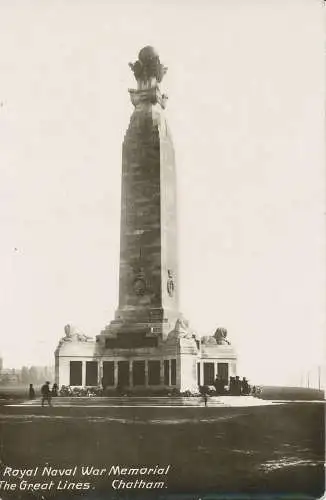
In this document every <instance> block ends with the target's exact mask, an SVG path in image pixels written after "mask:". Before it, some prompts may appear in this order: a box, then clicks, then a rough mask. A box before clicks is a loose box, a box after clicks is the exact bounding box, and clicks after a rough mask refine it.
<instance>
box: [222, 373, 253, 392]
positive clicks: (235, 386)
mask: <svg viewBox="0 0 326 500" xmlns="http://www.w3.org/2000/svg"><path fill="white" fill-rule="evenodd" d="M214 387H215V390H216V394H217V395H219V396H220V395H222V394H229V395H231V396H240V395H241V394H243V395H248V394H250V385H249V382H248V380H247V379H246V377H243V378H242V380H240V377H239V376H238V375H237V376H236V377H230V382H229V384H228V381H227V380H224V379H223V378H222V377H221V376H220V375H217V376H216V379H215V381H214Z"/></svg>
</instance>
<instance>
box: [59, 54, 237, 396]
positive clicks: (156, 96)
mask: <svg viewBox="0 0 326 500" xmlns="http://www.w3.org/2000/svg"><path fill="white" fill-rule="evenodd" d="M129 66H130V68H131V70H132V72H133V74H134V76H135V79H136V82H137V88H136V89H131V90H129V94H130V98H131V102H132V104H133V106H134V111H133V113H132V115H131V118H130V123H129V126H128V128H127V131H126V134H125V137H124V141H123V145H122V177H121V217H120V264H119V304H118V308H117V310H116V313H115V317H114V320H112V321H111V323H110V324H109V325H107V326H106V327H105V328H104V329H103V331H102V332H100V334H99V335H97V337H96V339H95V340H94V339H92V338H90V337H88V336H86V335H83V334H81V333H79V332H78V331H77V330H76V329H74V328H73V327H72V326H71V325H66V327H65V336H64V337H62V338H61V339H60V341H59V344H58V347H57V349H56V351H55V377H56V383H57V384H58V385H59V386H62V385H64V386H73V387H98V386H101V387H102V388H103V389H105V391H107V392H110V390H112V391H115V393H117V392H118V391H119V390H120V391H121V392H123V391H128V392H130V393H141V392H143V393H148V392H149V393H150V392H153V393H154V392H155V393H158V392H160V391H166V390H168V391H173V390H175V391H177V392H186V391H189V392H197V391H198V386H201V385H213V384H214V380H215V378H216V377H217V376H218V377H219V378H220V379H221V380H222V381H223V383H225V385H228V383H229V378H230V376H235V375H236V371H237V370H236V367H237V355H236V352H235V350H234V348H233V346H231V344H230V342H229V340H228V339H227V331H226V330H225V329H223V328H218V329H217V330H216V332H215V334H214V335H211V336H205V337H201V338H200V337H199V336H198V335H197V334H196V333H195V332H194V331H193V330H192V329H191V328H190V326H189V323H188V321H187V320H186V319H185V318H184V317H183V315H182V313H181V312H180V310H179V273H178V257H177V256H178V228H177V186H176V165H175V155H174V147H173V141H172V136H171V132H170V129H169V126H168V124H167V121H166V117H165V112H164V110H165V107H166V103H167V96H166V95H165V94H162V93H161V91H160V83H161V81H162V79H163V77H164V75H165V73H166V71H167V68H166V67H165V66H164V65H163V64H162V63H161V61H160V57H159V55H158V53H157V51H156V50H155V49H154V48H153V47H150V46H146V47H144V48H143V49H142V50H141V51H140V52H139V54H138V59H137V60H136V61H135V62H134V63H130V64H129Z"/></svg>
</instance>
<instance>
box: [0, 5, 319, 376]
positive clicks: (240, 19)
mask: <svg viewBox="0 0 326 500" xmlns="http://www.w3.org/2000/svg"><path fill="white" fill-rule="evenodd" d="M323 23H324V18H323V11H322V2H321V1H317V0H315V1H314V0H306V1H303V0H293V1H290V0H288V1H287V0H282V1H281V0H279V1H277V0H275V1H272V0H265V1H259V2H258V0H256V1H254V0H252V1H250V0H241V1H240V0H239V1H236V0H225V1H222V0H221V1H218V0H215V1H213V0H211V1H210V0H202V1H200V2H199V1H190V0H189V1H187V2H185V1H181V0H174V1H173V2H172V1H170V2H160V5H158V4H157V3H155V2H152V1H149V0H146V1H145V0H144V1H131V0H130V1H129V2H127V1H120V2H113V1H107V2H102V1H96V0H95V1H94V0H92V1H90V0H84V1H82V0H80V1H69V0H65V1H60V0H56V1H54V0H53V1H50V0H47V1H44V0H42V1H33V0H30V1H23V0H16V1H14V0H10V1H9V0H7V1H6V0H2V2H1V6H0V75H1V76H0V103H1V104H0V224H1V238H0V283H1V287H0V320H1V344H0V351H1V354H2V356H3V358H4V365H5V366H6V367H9V366H20V365H21V364H28V365H30V364H39V365H40V364H42V365H43V364H47V363H51V364H53V359H54V358H53V352H54V349H55V347H56V345H57V342H58V340H59V338H60V337H61V336H62V335H63V334H64V332H63V327H64V325H65V324H66V323H72V324H73V325H76V326H78V327H79V328H80V329H81V331H83V332H84V333H86V334H88V335H92V336H93V335H96V334H97V333H99V331H100V330H101V329H102V328H103V327H104V326H105V324H108V323H109V322H110V321H111V319H113V316H114V311H115V308H116V307H117V300H118V262H119V218H120V174H121V144H122V140H123V136H124V133H125V130H126V128H127V126H128V121H129V117H130V114H131V112H132V109H133V108H132V104H131V102H130V99H129V95H128V88H132V87H135V85H136V82H135V81H134V77H133V74H132V73H131V71H130V69H129V67H128V62H129V61H135V60H136V59H137V54H138V51H139V49H140V48H141V47H142V46H144V45H148V44H150V45H154V46H155V47H156V48H157V50H158V52H159V54H160V57H161V61H162V62H163V63H164V64H165V65H166V66H168V68H169V69H168V73H167V75H166V77H165V79H164V82H163V85H162V87H163V90H164V91H166V92H167V93H168V95H169V101H168V107H167V110H166V113H167V117H168V120H169V123H170V127H171V129H172V134H173V138H174V143H175V149H176V161H177V172H178V197H179V198H178V204H179V234H180V237H179V240H180V243H179V255H180V277H179V282H180V288H181V290H180V292H181V309H182V312H183V313H184V315H185V316H186V317H187V318H188V319H189V321H190V324H191V326H192V327H193V328H194V329H196V330H197V331H198V332H199V333H200V334H210V333H213V332H214V330H215V328H216V327H217V326H225V327H226V328H227V329H228V332H229V337H230V340H231V341H232V342H233V343H234V345H235V346H236V347H237V349H238V353H239V369H240V372H241V373H240V374H241V375H247V376H249V378H251V379H252V380H254V381H257V382H265V383H271V382H273V381H274V382H277V383H278V382H284V383H294V382H298V374H299V373H300V371H301V370H302V369H310V368H311V367H313V366H316V365H317V364H319V363H321V361H322V358H323V357H324V354H325V351H324V344H323V334H324V330H325V307H324V306H325V231H324V212H325V179H324V160H325V158H324V123H323V121H324V111H325V110H324V85H325V82H324V54H323V50H324V26H323Z"/></svg>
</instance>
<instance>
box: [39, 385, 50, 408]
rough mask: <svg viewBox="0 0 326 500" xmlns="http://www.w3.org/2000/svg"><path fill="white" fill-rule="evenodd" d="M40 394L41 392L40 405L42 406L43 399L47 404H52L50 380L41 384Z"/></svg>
mask: <svg viewBox="0 0 326 500" xmlns="http://www.w3.org/2000/svg"><path fill="white" fill-rule="evenodd" d="M41 394H42V406H44V403H45V401H47V402H48V405H49V406H52V404H51V390H50V382H45V384H44V385H42V387H41Z"/></svg>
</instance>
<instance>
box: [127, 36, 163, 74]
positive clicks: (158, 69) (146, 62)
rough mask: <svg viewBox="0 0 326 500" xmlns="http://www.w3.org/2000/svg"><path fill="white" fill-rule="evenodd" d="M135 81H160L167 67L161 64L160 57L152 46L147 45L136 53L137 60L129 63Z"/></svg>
mask: <svg viewBox="0 0 326 500" xmlns="http://www.w3.org/2000/svg"><path fill="white" fill-rule="evenodd" d="M129 66H130V68H131V69H132V71H133V73H134V75H135V78H136V80H137V82H148V81H153V80H154V82H157V83H160V82H161V81H162V79H163V77H164V75H165V73H166V72H167V67H166V66H164V65H163V64H161V61H160V57H159V55H158V53H157V51H156V50H155V49H154V47H151V46H150V45H147V46H146V47H144V48H143V49H141V51H140V52H139V54H138V60H137V61H136V62H134V63H129Z"/></svg>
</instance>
